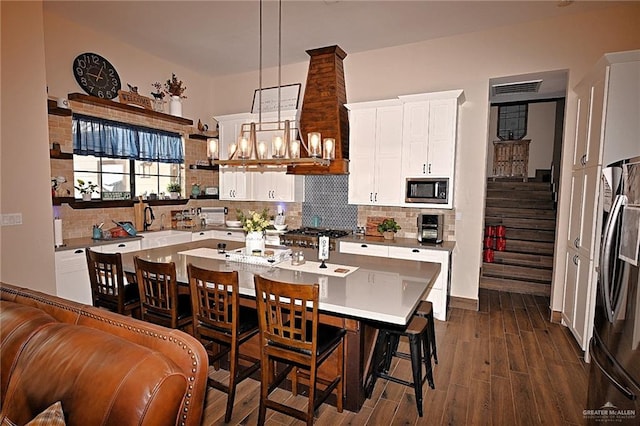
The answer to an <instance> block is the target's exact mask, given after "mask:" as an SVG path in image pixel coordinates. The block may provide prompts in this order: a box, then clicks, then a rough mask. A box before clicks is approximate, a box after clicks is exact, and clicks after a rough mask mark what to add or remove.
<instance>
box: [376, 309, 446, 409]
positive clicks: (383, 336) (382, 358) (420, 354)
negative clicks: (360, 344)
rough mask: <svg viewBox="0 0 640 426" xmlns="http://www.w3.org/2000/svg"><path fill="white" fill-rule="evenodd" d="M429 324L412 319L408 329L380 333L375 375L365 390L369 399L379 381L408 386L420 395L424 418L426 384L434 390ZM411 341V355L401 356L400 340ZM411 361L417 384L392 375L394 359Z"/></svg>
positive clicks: (399, 328) (390, 329)
mask: <svg viewBox="0 0 640 426" xmlns="http://www.w3.org/2000/svg"><path fill="white" fill-rule="evenodd" d="M427 328H428V323H427V320H426V318H422V317H419V316H415V315H414V316H412V317H411V319H410V320H409V324H407V326H406V327H382V328H380V329H379V331H378V338H377V339H376V345H375V349H374V359H373V373H372V376H371V378H370V381H369V383H368V384H367V385H366V387H365V391H366V395H367V397H370V396H371V393H372V392H373V388H374V386H375V383H376V380H377V379H378V377H380V378H382V379H386V380H391V381H392V382H395V383H399V384H401V385H404V386H408V387H412V388H413V389H414V391H415V394H416V407H417V409H418V415H419V416H420V417H422V414H423V413H422V384H423V383H424V382H425V381H428V382H429V386H430V387H431V389H434V388H435V386H434V384H433V372H432V369H431V357H429V356H427V353H428V350H429V347H428V342H427V341H426V338H425V337H426V333H427ZM402 336H405V337H407V338H408V339H409V353H408V354H407V353H404V352H398V350H397V347H398V342H399V340H400V337H402ZM394 356H395V357H398V358H404V359H409V360H411V372H412V376H413V381H412V382H409V381H407V380H403V379H399V378H397V377H394V376H392V375H390V374H389V368H390V366H391V359H392V357H394ZM423 363H424V366H425V370H426V372H425V375H424V376H423V375H422V364H423Z"/></svg>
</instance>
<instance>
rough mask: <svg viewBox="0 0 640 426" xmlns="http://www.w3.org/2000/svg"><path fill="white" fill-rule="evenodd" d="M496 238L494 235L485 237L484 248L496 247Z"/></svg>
mask: <svg viewBox="0 0 640 426" xmlns="http://www.w3.org/2000/svg"><path fill="white" fill-rule="evenodd" d="M494 240H495V238H493V237H485V238H484V248H486V249H488V248H494V244H495V241H494Z"/></svg>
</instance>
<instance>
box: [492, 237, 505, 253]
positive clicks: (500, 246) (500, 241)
mask: <svg viewBox="0 0 640 426" xmlns="http://www.w3.org/2000/svg"><path fill="white" fill-rule="evenodd" d="M506 248H507V240H506V239H504V238H496V245H495V249H496V250H497V251H505V249H506Z"/></svg>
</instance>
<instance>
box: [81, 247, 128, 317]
mask: <svg viewBox="0 0 640 426" xmlns="http://www.w3.org/2000/svg"><path fill="white" fill-rule="evenodd" d="M85 253H86V256H87V268H88V271H89V281H90V283H91V299H92V303H93V306H95V307H99V308H106V309H108V310H110V311H113V312H117V313H119V314H121V315H131V316H132V317H134V318H138V319H140V294H139V292H138V285H137V284H136V280H135V275H127V276H126V278H125V274H124V272H123V269H122V255H121V254H120V253H99V252H96V251H93V250H90V249H88V248H87V249H86V250H85Z"/></svg>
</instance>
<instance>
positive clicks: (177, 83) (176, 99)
mask: <svg viewBox="0 0 640 426" xmlns="http://www.w3.org/2000/svg"><path fill="white" fill-rule="evenodd" d="M164 90H165V92H167V94H168V95H169V97H170V98H171V99H170V101H169V113H170V114H171V115H175V116H176V117H182V102H181V100H182V99H186V98H187V97H186V96H185V95H184V91H185V90H187V87H186V86H185V85H184V83H182V80H178V77H176V75H175V74H173V73H172V74H171V78H170V79H168V80H167V81H166V83H164Z"/></svg>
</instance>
